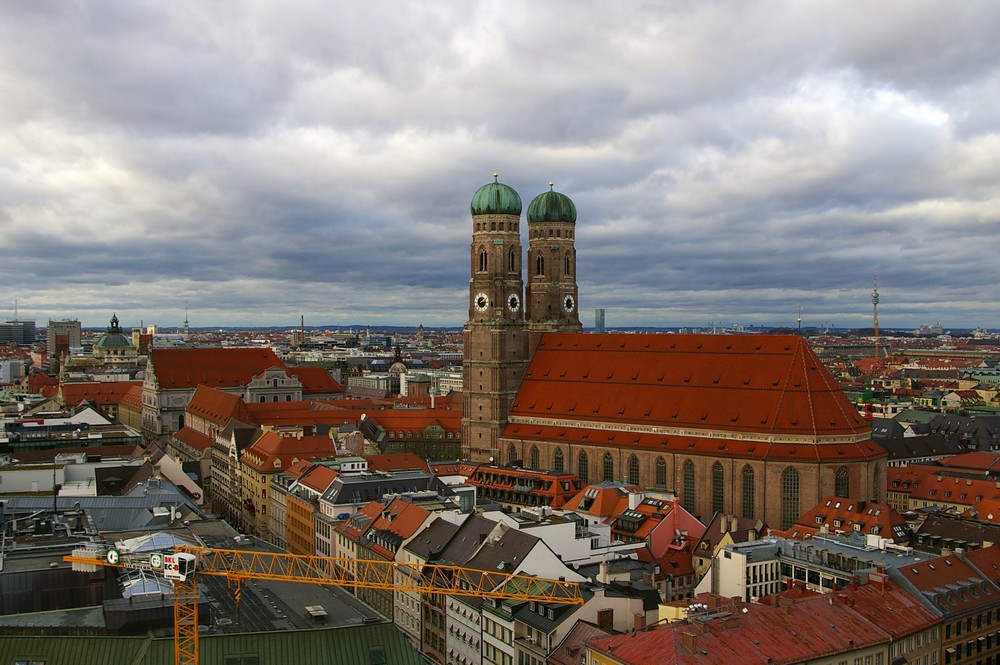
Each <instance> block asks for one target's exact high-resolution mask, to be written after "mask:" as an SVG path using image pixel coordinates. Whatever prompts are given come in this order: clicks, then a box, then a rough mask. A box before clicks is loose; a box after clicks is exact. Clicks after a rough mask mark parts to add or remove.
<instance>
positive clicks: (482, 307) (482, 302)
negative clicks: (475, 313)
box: [474, 293, 490, 312]
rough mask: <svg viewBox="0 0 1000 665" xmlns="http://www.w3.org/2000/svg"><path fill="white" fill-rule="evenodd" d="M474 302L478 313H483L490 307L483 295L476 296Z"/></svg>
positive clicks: (487, 299)
mask: <svg viewBox="0 0 1000 665" xmlns="http://www.w3.org/2000/svg"><path fill="white" fill-rule="evenodd" d="M474 302H475V303H476V309H478V310H479V311H480V312H485V311H486V308H487V307H489V306H490V299H489V298H487V297H486V294H485V293H480V294H478V295H476V299H475V301H474Z"/></svg>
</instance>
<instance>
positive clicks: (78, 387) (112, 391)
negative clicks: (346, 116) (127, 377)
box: [59, 381, 142, 406]
mask: <svg viewBox="0 0 1000 665" xmlns="http://www.w3.org/2000/svg"><path fill="white" fill-rule="evenodd" d="M136 386H138V387H139V388H140V389H141V388H142V381H113V382H108V383H105V382H100V381H80V382H65V383H62V384H60V386H59V401H60V402H61V403H62V404H64V405H76V404H79V403H80V402H82V401H84V400H89V401H91V402H93V403H94V404H97V405H98V406H104V405H107V404H121V402H122V400H123V399H124V398H125V395H127V394H128V392H129V390H131V389H132V388H134V387H136Z"/></svg>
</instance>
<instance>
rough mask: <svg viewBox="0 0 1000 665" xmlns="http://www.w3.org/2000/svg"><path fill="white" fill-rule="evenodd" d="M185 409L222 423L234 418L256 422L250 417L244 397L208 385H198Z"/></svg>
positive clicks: (243, 421) (251, 422)
mask: <svg viewBox="0 0 1000 665" xmlns="http://www.w3.org/2000/svg"><path fill="white" fill-rule="evenodd" d="M185 410H186V411H187V412H188V413H190V414H192V415H195V416H199V417H201V418H204V419H205V420H208V421H209V422H213V423H217V424H220V425H225V424H226V423H228V422H229V421H230V420H232V419H234V418H235V419H236V420H238V421H240V422H241V423H247V424H248V425H252V424H255V423H254V422H253V421H252V420H251V419H250V412H249V411H248V410H247V407H246V404H244V402H243V398H241V397H240V396H239V395H234V394H232V393H227V392H226V391H224V390H216V389H215V388H209V387H208V386H198V388H197V390H195V391H194V395H193V396H192V397H191V401H190V402H188V405H187V408H186V409H185Z"/></svg>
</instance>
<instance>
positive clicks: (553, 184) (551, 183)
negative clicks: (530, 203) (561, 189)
mask: <svg viewBox="0 0 1000 665" xmlns="http://www.w3.org/2000/svg"><path fill="white" fill-rule="evenodd" d="M555 186H556V183H554V182H552V181H551V180H549V191H550V192H551V191H552V188H553V187H555Z"/></svg>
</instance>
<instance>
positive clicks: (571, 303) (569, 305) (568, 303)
mask: <svg viewBox="0 0 1000 665" xmlns="http://www.w3.org/2000/svg"><path fill="white" fill-rule="evenodd" d="M563 307H565V308H566V311H567V312H572V311H573V308H574V307H576V301H575V300H573V296H566V297H565V298H564V299H563Z"/></svg>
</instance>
